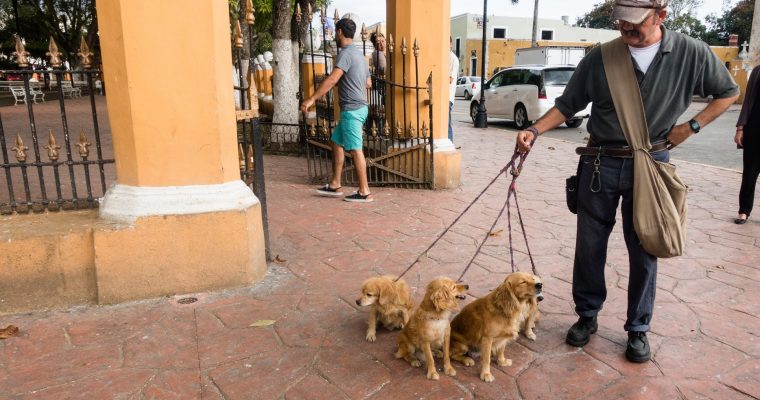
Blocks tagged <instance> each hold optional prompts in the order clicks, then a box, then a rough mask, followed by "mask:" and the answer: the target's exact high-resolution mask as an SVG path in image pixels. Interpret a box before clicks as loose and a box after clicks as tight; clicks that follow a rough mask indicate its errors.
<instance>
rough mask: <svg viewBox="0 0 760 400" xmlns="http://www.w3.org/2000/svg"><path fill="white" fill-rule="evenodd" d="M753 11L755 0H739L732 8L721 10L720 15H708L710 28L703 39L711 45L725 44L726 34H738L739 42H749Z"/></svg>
mask: <svg viewBox="0 0 760 400" xmlns="http://www.w3.org/2000/svg"><path fill="white" fill-rule="evenodd" d="M754 11H755V0H739V2H738V3H737V4H736V5H735V6H734V7H732V8H730V9H727V10H725V11H724V12H723V15H721V16H720V17H718V16H715V15H710V16H708V17H707V24H708V26H709V27H710V30H709V31H708V33H707V36H706V38H705V41H707V42H708V43H709V44H711V45H719V46H725V45H727V44H728V35H731V34H737V35H739V43H742V42H744V41H745V40H746V41H748V42H749V38H750V34H751V32H752V14H753V12H754Z"/></svg>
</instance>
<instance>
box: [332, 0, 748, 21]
mask: <svg viewBox="0 0 760 400" xmlns="http://www.w3.org/2000/svg"><path fill="white" fill-rule="evenodd" d="M602 1H603V0H539V5H538V16H539V18H550V19H560V18H561V17H562V16H563V15H567V16H570V22H571V23H575V21H576V20H577V19H578V18H579V17H581V16H583V15H585V14H586V13H587V12H589V11H590V10H591V9H593V8H594V5H595V4H598V3H601V2H602ZM736 2H737V0H703V4H702V6H701V7H699V8H698V10H696V14H697V17H698V18H700V19H702V20H704V17H705V16H707V15H708V14H711V13H712V14H719V15H720V14H722V13H721V9H722V7H723V3H729V4H735V3H736ZM533 4H534V1H531V0H520V2H519V4H517V5H514V6H513V5H512V3H511V1H510V0H496V1H494V0H491V1H489V2H488V14H489V15H502V16H514V17H529V18H532V17H533ZM336 8H337V9H338V12H339V13H340V14H341V15H343V14H346V13H349V12H352V13H355V14H357V15H358V16H359V20H360V21H361V22H365V23H366V24H367V25H371V24H373V23H375V22H379V21H385V2H384V1H383V0H372V1H360V0H332V3H331V5H330V7H329V9H328V13H327V15H330V16H332V15H333V13H334V12H335V9H336ZM468 12H469V13H473V14H483V2H482V1H480V0H451V15H452V16H455V15H459V14H464V13H468Z"/></svg>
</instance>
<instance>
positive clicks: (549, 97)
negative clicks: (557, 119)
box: [470, 65, 591, 129]
mask: <svg viewBox="0 0 760 400" xmlns="http://www.w3.org/2000/svg"><path fill="white" fill-rule="evenodd" d="M573 72H575V66H573V65H551V66H547V65H516V66H514V67H511V68H507V69H505V70H502V71H499V72H498V73H496V74H495V75H494V76H492V77H491V79H489V80H488V81H487V82H486V84H485V88H484V89H485V91H486V109H487V111H488V117H493V118H504V119H510V120H512V121H515V124H516V125H517V127H518V128H519V129H525V128H527V127H528V126H530V124H531V122H532V121H535V120H537V119H538V118H540V117H541V116H542V115H544V113H546V112H547V111H549V109H550V108H552V107H553V106H554V100H555V99H556V98H557V97H559V96H560V95H562V92H564V91H565V86H567V82H569V81H570V77H571V76H573ZM479 102H480V92H477V93H475V94H474V96H473V98H472V102H470V116H471V117H472V121H473V122H475V114H477V111H478V104H479ZM590 113H591V104H589V105H588V107H586V109H585V110H581V111H580V112H579V113H577V114H575V115H574V116H573V118H571V119H569V120H567V121H565V125H567V126H568V127H570V128H577V127H579V126H580V125H581V123H583V118H587V117H588V116H589V114H590Z"/></svg>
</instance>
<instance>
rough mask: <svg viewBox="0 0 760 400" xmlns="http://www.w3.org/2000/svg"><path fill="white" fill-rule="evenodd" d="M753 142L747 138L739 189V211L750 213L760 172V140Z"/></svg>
mask: <svg viewBox="0 0 760 400" xmlns="http://www.w3.org/2000/svg"><path fill="white" fill-rule="evenodd" d="M757 142H758V143H752V142H750V141H749V140H746V139H745V144H746V146H744V150H743V151H742V152H743V153H744V154H742V158H743V161H744V163H743V164H744V168H743V170H742V185H741V189H740V190H739V213H740V214H746V215H750V213H751V212H752V206H753V205H754V201H755V187H756V186H757V177H758V175H759V174H760V140H758V141H757Z"/></svg>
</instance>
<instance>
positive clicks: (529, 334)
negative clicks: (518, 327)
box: [525, 330, 536, 340]
mask: <svg viewBox="0 0 760 400" xmlns="http://www.w3.org/2000/svg"><path fill="white" fill-rule="evenodd" d="M525 337H526V338H528V339H530V340H536V334H535V333H533V330H529V331H527V332H525Z"/></svg>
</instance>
